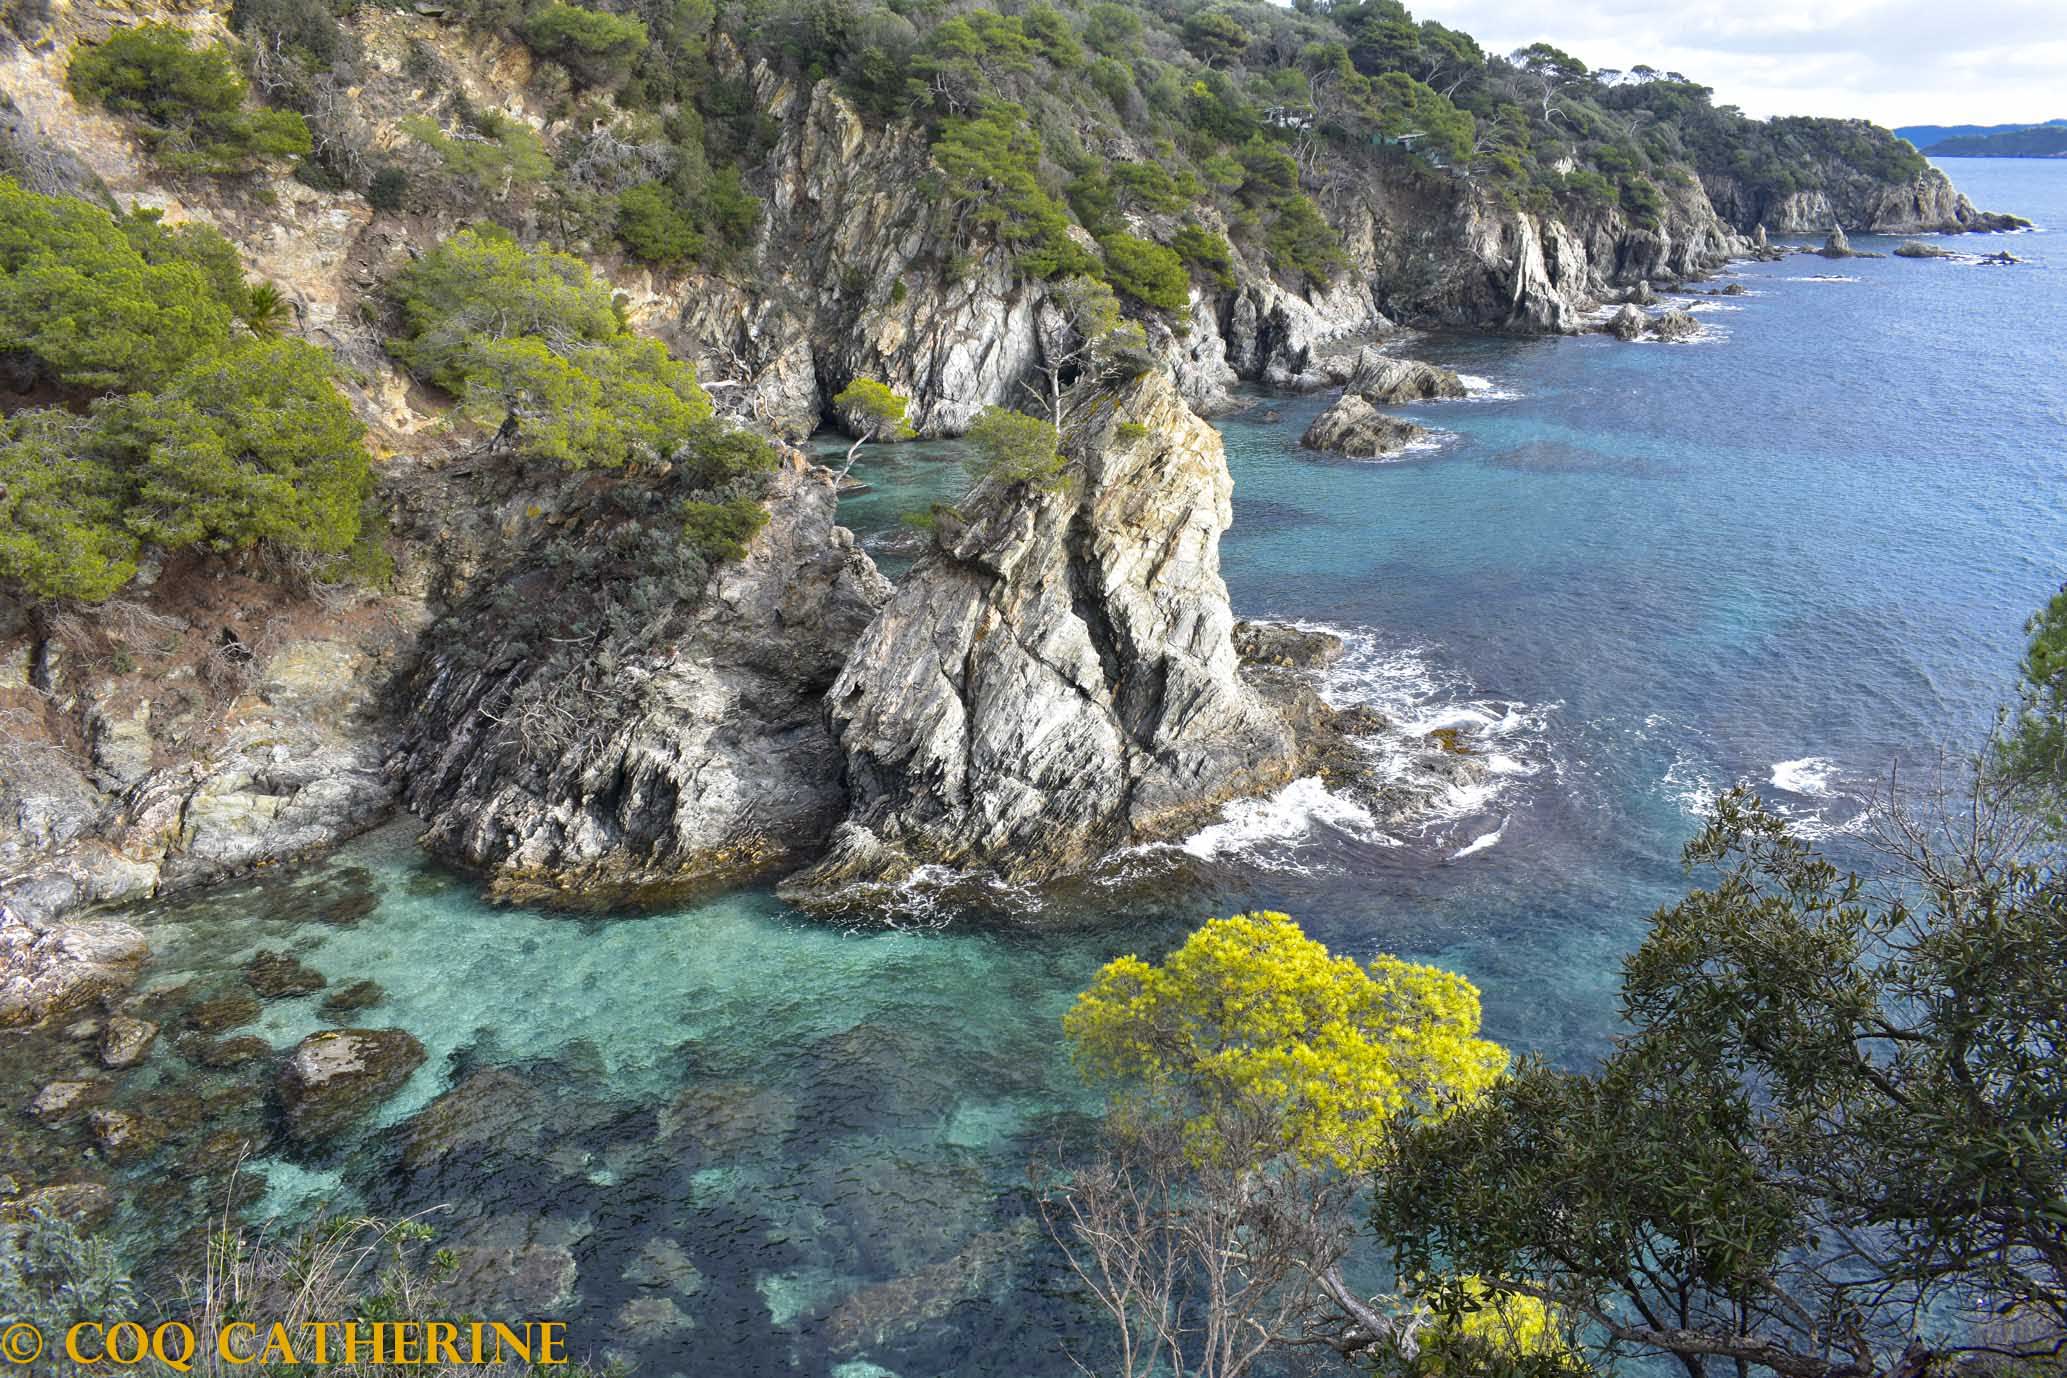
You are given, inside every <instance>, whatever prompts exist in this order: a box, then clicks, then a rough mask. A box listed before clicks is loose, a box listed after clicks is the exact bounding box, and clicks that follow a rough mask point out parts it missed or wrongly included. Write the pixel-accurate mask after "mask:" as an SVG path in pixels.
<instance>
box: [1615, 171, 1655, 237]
mask: <svg viewBox="0 0 2067 1378" xmlns="http://www.w3.org/2000/svg"><path fill="white" fill-rule="evenodd" d="M1617 193H1618V199H1619V200H1620V201H1621V203H1622V209H1624V210H1626V211H1628V212H1629V218H1630V219H1631V220H1634V221H1635V222H1636V223H1637V224H1639V225H1641V226H1643V227H1644V228H1645V229H1656V228H1657V227H1658V224H1659V222H1660V221H1661V220H1663V219H1664V216H1665V193H1664V192H1662V191H1660V190H1658V184H1657V183H1656V182H1653V181H1652V180H1651V179H1650V178H1648V177H1644V176H1630V177H1624V178H1623V179H1622V180H1621V183H1620V184H1619V186H1618V187H1617Z"/></svg>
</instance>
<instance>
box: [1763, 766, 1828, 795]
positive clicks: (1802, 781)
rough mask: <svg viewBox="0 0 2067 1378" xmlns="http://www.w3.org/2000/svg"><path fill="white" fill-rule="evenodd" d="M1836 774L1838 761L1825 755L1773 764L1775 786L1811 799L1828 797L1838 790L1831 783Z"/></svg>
mask: <svg viewBox="0 0 2067 1378" xmlns="http://www.w3.org/2000/svg"><path fill="white" fill-rule="evenodd" d="M1836 774H1837V762H1835V761H1832V760H1830V759H1829V758H1827V757H1824V756H1804V757H1802V758H1801V759H1800V760H1798V761H1779V762H1776V763H1774V766H1773V777H1772V778H1773V788H1774V789H1779V790H1785V791H1787V792H1788V793H1789V794H1799V795H1804V796H1806V797H1808V798H1810V799H1828V798H1830V796H1831V795H1833V794H1835V793H1836V792H1837V791H1836V790H1835V789H1834V788H1833V787H1832V785H1831V780H1832V778H1833V777H1835V776H1836Z"/></svg>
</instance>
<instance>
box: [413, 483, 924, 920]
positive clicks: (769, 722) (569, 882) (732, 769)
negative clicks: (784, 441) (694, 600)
mask: <svg viewBox="0 0 2067 1378" xmlns="http://www.w3.org/2000/svg"><path fill="white" fill-rule="evenodd" d="M767 505H768V509H769V511H770V513H771V516H770V520H769V521H768V523H767V525H765V526H763V527H762V528H761V530H760V531H759V532H758V533H756V534H755V535H754V537H753V538H752V540H751V541H750V543H749V545H748V549H747V554H746V555H745V557H744V558H742V559H739V560H736V561H732V562H729V563H726V564H724V565H722V566H720V567H719V568H718V570H717V571H716V572H715V573H714V574H713V575H712V576H711V582H710V584H709V586H708V588H707V589H706V590H705V592H704V594H703V597H702V600H701V601H700V602H699V603H698V604H697V605H696V606H695V608H694V609H693V610H691V611H689V612H688V613H686V614H684V615H682V616H681V617H680V618H679V619H678V620H677V621H675V622H672V623H670V624H669V625H668V628H667V630H666V631H665V632H664V633H663V634H661V635H660V636H659V638H658V640H656V641H655V642H654V643H653V644H651V645H649V646H647V647H645V648H644V649H643V650H642V651H640V652H639V653H637V654H636V655H635V656H634V657H633V658H632V659H630V660H629V661H627V662H625V663H621V664H618V665H616V666H615V667H614V669H613V671H612V672H611V677H610V682H611V685H612V690H613V692H612V693H611V694H610V695H609V696H608V697H607V698H602V699H595V698H589V697H587V696H583V697H582V698H581V700H580V702H581V705H582V710H581V711H582V713H583V714H584V715H585V717H584V722H583V730H582V732H581V734H580V735H579V737H578V738H577V739H576V740H575V741H573V742H572V743H571V744H561V743H557V742H551V743H548V742H544V741H533V740H530V739H527V738H525V737H524V736H522V735H521V734H514V733H507V732H504V731H502V730H501V728H502V724H501V723H498V722H497V721H496V719H497V718H498V717H506V716H508V715H507V713H506V712H504V711H502V705H504V704H506V703H508V702H510V701H512V696H513V695H514V694H516V693H517V692H519V691H520V690H523V689H525V688H526V687H527V685H529V686H530V687H532V688H536V687H538V686H536V685H533V684H531V681H532V680H534V679H535V678H536V677H537V676H540V675H548V674H553V673H564V671H559V672H556V671H552V670H547V669H542V668H540V667H538V666H537V665H535V664H534V663H533V662H530V661H526V660H522V659H518V660H515V661H512V662H510V663H504V662H503V661H501V660H499V659H497V660H493V661H492V663H484V660H483V658H479V657H476V658H474V659H471V660H469V659H466V658H464V657H463V656H461V655H458V654H455V653H453V652H452V651H444V652H437V651H434V652H433V653H432V654H431V655H430V656H429V657H427V659H426V662H425V664H424V666H423V667H422V668H421V669H420V670H419V672H418V676H417V679H416V681H415V684H414V686H413V687H412V691H411V693H410V695H409V697H410V698H411V700H412V704H411V707H410V714H411V717H410V721H409V723H408V726H407V735H406V738H405V741H404V745H403V749H402V752H401V753H400V754H399V756H398V757H397V760H396V770H397V772H398V774H399V775H400V776H401V777H402V778H403V779H404V780H405V781H406V788H407V792H408V793H407V798H408V802H409V804H410V806H411V807H412V808H414V809H415V810H416V812H417V813H418V815H419V816H420V817H421V818H422V819H423V820H424V824H425V832H424V841H425V843H426V845H428V846H429V847H431V848H432V850H434V851H438V852H441V853H444V854H446V855H448V856H451V857H453V858H455V859H457V860H459V861H461V862H464V863H466V864H468V865H471V866H474V867H478V868H480V869H481V870H483V871H484V872H485V873H486V874H487V876H488V880H489V885H490V888H491V889H492V890H493V891H494V892H495V893H496V894H497V895H499V896H503V897H507V898H521V899H534V900H543V901H547V902H557V903H565V904H570V905H582V906H589V907H592V906H595V905H602V904H610V903H620V902H623V903H637V902H642V901H651V900H659V899H663V898H666V897H669V896H671V895H675V894H680V893H683V892H684V891H686V890H690V889H696V888H701V887H705V886H710V885H715V884H720V883H725V882H731V881H736V880H738V879H740V878H742V877H744V876H747V875H750V874H753V873H755V872H758V871H763V870H766V869H768V868H770V867H773V866H776V865H779V864H781V863H782V862H783V861H784V860H785V859H788V858H792V857H794V856H796V855H798V854H800V853H805V854H808V853H809V852H811V851H813V850H815V847H816V845H817V844H818V843H819V842H820V841H821V840H822V839H823V838H824V836H825V834H826V832H827V831H828V830H829V829H830V828H831V827H832V826H833V824H834V823H835V822H837V821H838V819H839V817H840V815H841V812H842V809H843V806H844V804H845V794H844V793H843V791H842V790H841V788H840V782H839V777H838V774H837V771H836V770H835V769H833V768H832V764H831V763H832V762H833V761H834V760H835V759H836V755H837V753H836V750H835V747H834V744H833V741H832V738H831V736H830V735H829V732H828V729H827V727H826V724H825V720H824V714H823V711H822V708H821V706H820V700H821V696H822V695H823V694H824V692H825V690H826V688H827V687H828V686H829V685H831V683H832V682H833V679H834V677H835V676H836V675H837V674H838V673H839V671H840V665H841V661H842V659H843V658H844V656H845V654H846V651H847V648H848V647H849V646H851V645H852V644H853V642H854V639H855V637H856V636H858V635H859V634H860V632H861V629H862V628H863V627H864V626H865V625H867V623H868V621H869V619H870V618H871V617H872V616H873V615H874V614H875V611H876V609H877V608H878V607H879V606H880V605H881V604H882V603H883V602H884V601H885V600H886V599H887V598H888V597H889V592H890V588H889V584H888V582H887V581H885V580H884V579H883V577H882V576H881V575H880V574H879V573H877V571H876V568H875V566H874V564H873V563H872V562H871V561H870V560H869V559H868V557H867V556H866V555H865V554H863V553H862V552H861V551H860V550H859V549H857V548H856V547H855V545H854V542H853V538H852V537H851V536H850V535H849V534H848V533H847V532H846V530H845V529H844V528H841V527H837V526H835V525H834V524H833V515H834V506H835V494H834V482H833V476H832V474H831V473H830V472H829V471H827V470H825V469H820V468H814V467H811V466H808V465H807V464H805V462H804V461H803V459H802V457H801V456H792V457H791V458H790V459H789V460H788V461H787V462H786V464H785V466H784V467H783V468H782V469H780V470H779V471H778V473H777V474H776V476H775V480H774V483H773V486H772V489H771V491H770V493H769V496H768V499H767ZM520 574H521V571H520ZM537 587H538V589H539V596H541V597H544V598H547V599H552V598H555V597H560V596H563V595H564V594H565V592H566V591H565V590H556V589H554V588H553V587H552V584H551V581H550V579H545V580H541V581H540V582H539V583H538V585H537ZM576 592H578V593H581V594H584V595H586V594H592V593H593V592H594V591H593V590H578V591H576ZM475 615H477V614H475V613H473V612H470V610H469V609H468V608H466V607H462V609H461V610H460V612H459V613H458V614H457V616H456V617H455V619H454V621H453V623H452V628H453V635H455V636H462V637H463V636H466V635H468V634H469V633H468V630H467V628H468V627H469V626H470V625H471V623H470V620H469V619H470V618H471V617H473V616H475ZM434 644H435V638H434Z"/></svg>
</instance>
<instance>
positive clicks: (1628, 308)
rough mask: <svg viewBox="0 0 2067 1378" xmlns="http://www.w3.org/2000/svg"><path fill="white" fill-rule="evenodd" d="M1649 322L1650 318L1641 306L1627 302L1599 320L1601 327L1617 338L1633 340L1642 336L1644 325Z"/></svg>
mask: <svg viewBox="0 0 2067 1378" xmlns="http://www.w3.org/2000/svg"><path fill="white" fill-rule="evenodd" d="M1650 323H1651V318H1650V317H1649V316H1648V315H1646V314H1645V313H1644V310H1643V308H1642V307H1640V306H1636V305H1634V304H1629V305H1625V306H1623V307H1621V308H1620V309H1619V310H1617V311H1616V312H1615V314H1614V315H1612V316H1610V317H1608V318H1607V319H1606V320H1605V321H1603V322H1601V329H1602V330H1603V331H1605V332H1606V333H1607V334H1610V335H1613V336H1614V337H1615V338H1616V339H1618V340H1635V339H1639V338H1641V337H1642V336H1643V333H1644V327H1646V326H1648V325H1649V324H1650Z"/></svg>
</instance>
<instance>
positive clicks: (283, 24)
mask: <svg viewBox="0 0 2067 1378" xmlns="http://www.w3.org/2000/svg"><path fill="white" fill-rule="evenodd" d="M230 27H231V28H232V29H233V30H235V31H236V33H237V35H238V36H239V37H241V38H243V39H244V40H245V41H246V42H247V43H248V42H255V41H258V40H272V41H274V42H277V43H278V44H280V46H281V47H283V48H285V49H286V51H287V53H288V54H289V55H291V56H293V57H295V58H296V59H298V60H299V61H300V62H301V63H302V64H303V65H304V66H305V67H307V68H309V69H311V70H314V71H323V70H325V69H328V68H331V67H336V66H339V65H343V66H346V67H350V66H352V65H354V64H356V63H357V61H358V59H359V45H358V41H357V40H356V39H355V38H354V37H353V36H352V35H351V33H349V32H348V31H347V30H346V29H345V27H344V26H343V25H342V24H339V23H338V22H337V11H336V10H335V9H334V8H333V7H332V5H331V0H230Z"/></svg>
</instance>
